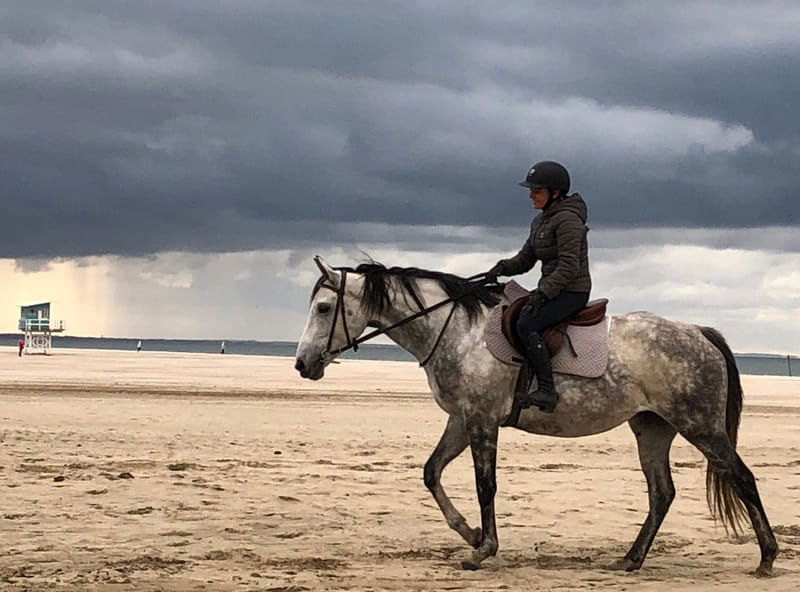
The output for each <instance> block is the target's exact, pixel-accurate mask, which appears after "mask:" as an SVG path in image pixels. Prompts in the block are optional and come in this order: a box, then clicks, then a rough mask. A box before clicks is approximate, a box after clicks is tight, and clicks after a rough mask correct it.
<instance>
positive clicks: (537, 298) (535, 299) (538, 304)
mask: <svg viewBox="0 0 800 592" xmlns="http://www.w3.org/2000/svg"><path fill="white" fill-rule="evenodd" d="M545 302H547V296H545V295H544V293H543V292H542V291H541V290H534V291H533V292H531V295H530V296H528V303H527V305H528V306H529V307H530V309H531V313H532V314H536V313H537V312H539V310H540V309H541V308H542V305H543V304H544V303H545Z"/></svg>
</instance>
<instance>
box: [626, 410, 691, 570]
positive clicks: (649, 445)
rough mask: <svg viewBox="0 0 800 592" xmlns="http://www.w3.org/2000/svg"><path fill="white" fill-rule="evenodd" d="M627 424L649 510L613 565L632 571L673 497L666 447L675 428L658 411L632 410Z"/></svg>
mask: <svg viewBox="0 0 800 592" xmlns="http://www.w3.org/2000/svg"><path fill="white" fill-rule="evenodd" d="M628 424H629V425H630V426H631V430H633V433H634V435H635V436H636V444H637V445H638V448H639V462H640V463H641V465H642V471H643V472H644V476H645V478H646V479H647V495H648V498H649V500H650V511H649V512H648V514H647V519H646V520H645V521H644V524H642V528H641V530H640V531H639V536H637V537H636V541H634V543H633V546H632V547H631V550H630V551H628V554H627V555H625V558H624V559H622V560H621V561H620V562H619V563H618V565H617V567H620V568H623V569H625V570H626V571H633V570H635V569H639V568H640V567H641V566H642V563H643V562H644V558H645V557H646V556H647V551H648V550H649V549H650V545H652V544H653V539H654V538H655V536H656V533H657V532H658V529H659V527H660V526H661V523H662V522H663V521H664V517H665V516H666V515H667V511H668V510H669V506H670V504H672V500H673V499H675V486H674V485H673V484H672V474H671V472H670V469H669V449H670V446H672V440H673V439H674V438H675V434H676V433H677V432H676V430H675V428H673V427H672V426H671V425H670V424H669V423H667V422H666V421H664V420H663V419H661V418H660V417H659V416H658V415H656V414H655V413H650V412H648V411H645V412H642V413H638V414H636V415H635V416H633V417H632V418H631V420H630V421H629V422H628Z"/></svg>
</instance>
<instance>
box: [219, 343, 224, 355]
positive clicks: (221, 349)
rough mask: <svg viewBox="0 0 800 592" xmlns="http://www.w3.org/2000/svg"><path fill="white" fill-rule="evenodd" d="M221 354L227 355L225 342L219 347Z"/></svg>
mask: <svg viewBox="0 0 800 592" xmlns="http://www.w3.org/2000/svg"><path fill="white" fill-rule="evenodd" d="M219 353H221V354H224V353H225V342H224V341H223V342H222V344H220V346H219Z"/></svg>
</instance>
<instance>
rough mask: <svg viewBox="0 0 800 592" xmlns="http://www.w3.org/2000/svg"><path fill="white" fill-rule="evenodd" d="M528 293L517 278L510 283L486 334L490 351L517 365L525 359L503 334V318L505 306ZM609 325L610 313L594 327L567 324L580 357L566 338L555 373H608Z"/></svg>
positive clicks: (589, 374) (553, 361)
mask: <svg viewBox="0 0 800 592" xmlns="http://www.w3.org/2000/svg"><path fill="white" fill-rule="evenodd" d="M526 294H529V292H528V290H526V289H525V288H523V287H522V286H520V285H519V284H518V283H517V282H515V281H514V280H511V281H510V282H508V283H507V284H506V287H505V290H504V291H503V296H502V297H501V299H500V303H499V304H498V305H497V306H495V307H494V308H492V310H491V312H490V313H489V318H488V319H487V321H486V329H485V333H484V339H485V341H486V347H487V349H488V350H489V352H490V353H491V354H492V355H493V356H494V357H495V358H497V359H498V360H500V361H501V362H505V363H506V364H513V365H515V366H519V365H521V364H522V362H523V361H524V358H523V356H522V355H521V354H520V353H519V352H518V351H517V350H516V349H515V348H514V346H513V345H511V344H510V343H509V342H508V339H506V337H505V335H503V328H502V324H501V321H502V318H503V310H504V309H505V307H506V306H508V305H509V304H511V303H512V302H514V301H515V300H516V299H517V298H521V297H522V296H525V295H526ZM608 328H609V317H608V316H606V318H605V319H603V321H602V322H601V323H598V324H597V325H592V326H591V327H579V326H575V325H570V326H569V327H567V336H568V337H569V339H570V340H571V341H572V346H573V347H574V348H575V353H577V354H578V355H577V357H576V356H574V355H573V354H572V349H570V347H569V343H567V342H566V339H565V342H564V345H563V346H562V347H561V349H560V350H559V351H558V353H557V354H556V355H555V356H553V359H552V364H553V372H557V373H559V374H572V375H573V376H585V377H588V378H598V377H600V376H602V375H603V374H605V372H606V367H607V366H608Z"/></svg>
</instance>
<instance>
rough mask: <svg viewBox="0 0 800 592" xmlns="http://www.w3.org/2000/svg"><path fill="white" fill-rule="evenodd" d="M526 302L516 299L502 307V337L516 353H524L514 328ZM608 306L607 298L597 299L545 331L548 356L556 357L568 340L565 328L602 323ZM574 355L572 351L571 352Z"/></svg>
mask: <svg viewBox="0 0 800 592" xmlns="http://www.w3.org/2000/svg"><path fill="white" fill-rule="evenodd" d="M527 301H528V296H522V297H521V298H517V299H516V300H515V301H514V302H512V303H511V304H508V305H504V307H503V317H502V319H501V321H500V322H501V327H502V329H503V335H505V338H506V339H508V342H509V343H510V344H511V345H513V346H514V347H515V348H516V350H517V351H519V352H524V351H525V350H524V349H523V347H522V343H521V342H520V340H519V338H518V337H517V332H516V330H515V327H516V325H517V319H519V314H520V312H521V311H522V307H523V306H525V303H526V302H527ZM607 305H608V298H598V299H597V300H592V301H590V302H588V303H587V304H586V306H585V307H583V308H582V309H580V310H579V311H578V312H576V313H575V314H573V315H571V316H569V317H567V318H566V319H564V320H563V321H561V322H560V323H559V324H557V325H555V326H553V327H550V328H548V329H545V331H544V341H545V343H546V344H547V349H548V350H549V351H550V356H554V355H556V353H558V350H560V349H561V347H562V346H563V345H564V341H566V340H568V339H569V337H567V327H568V326H569V325H578V326H580V327H589V326H591V325H597V324H598V323H602V322H603V320H604V319H605V318H606V306H607ZM573 353H574V350H573Z"/></svg>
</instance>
